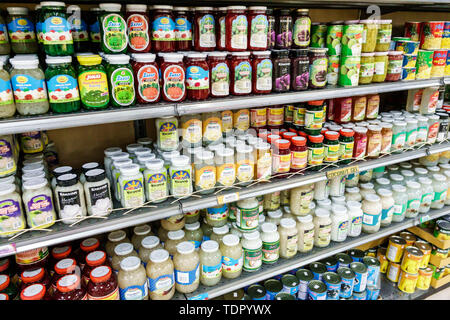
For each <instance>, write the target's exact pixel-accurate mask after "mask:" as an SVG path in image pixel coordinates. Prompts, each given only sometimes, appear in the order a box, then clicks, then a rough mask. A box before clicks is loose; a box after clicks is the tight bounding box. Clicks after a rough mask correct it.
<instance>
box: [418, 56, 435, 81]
mask: <svg viewBox="0 0 450 320" xmlns="http://www.w3.org/2000/svg"><path fill="white" fill-rule="evenodd" d="M432 65H433V51H430V50H419V53H418V54H417V62H416V79H418V80H419V79H429V78H430V77H431V66H432Z"/></svg>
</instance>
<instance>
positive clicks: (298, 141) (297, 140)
mask: <svg viewBox="0 0 450 320" xmlns="http://www.w3.org/2000/svg"><path fill="white" fill-rule="evenodd" d="M290 149H291V172H296V171H299V170H301V169H304V168H306V164H307V160H308V150H307V148H306V138H305V137H298V136H294V137H292V138H291V148H290Z"/></svg>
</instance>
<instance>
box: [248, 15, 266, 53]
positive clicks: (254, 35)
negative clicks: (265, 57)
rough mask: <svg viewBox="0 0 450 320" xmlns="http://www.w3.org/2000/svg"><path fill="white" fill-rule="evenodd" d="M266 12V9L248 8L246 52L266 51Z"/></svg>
mask: <svg viewBox="0 0 450 320" xmlns="http://www.w3.org/2000/svg"><path fill="white" fill-rule="evenodd" d="M266 10H267V7H249V8H248V16H247V21H248V24H249V28H248V45H247V47H248V50H267V31H268V29H269V22H268V21H267V15H266Z"/></svg>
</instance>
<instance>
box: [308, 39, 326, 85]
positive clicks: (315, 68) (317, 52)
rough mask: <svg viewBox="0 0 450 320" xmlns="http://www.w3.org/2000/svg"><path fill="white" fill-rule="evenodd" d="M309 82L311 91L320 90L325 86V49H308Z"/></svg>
mask: <svg viewBox="0 0 450 320" xmlns="http://www.w3.org/2000/svg"><path fill="white" fill-rule="evenodd" d="M308 50H309V81H308V86H309V87H310V88H312V89H322V88H325V86H326V85H327V69H328V58H327V50H328V49H327V48H309V49H308Z"/></svg>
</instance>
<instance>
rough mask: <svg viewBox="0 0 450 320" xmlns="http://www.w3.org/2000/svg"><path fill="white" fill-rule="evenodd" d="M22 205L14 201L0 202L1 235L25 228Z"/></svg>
mask: <svg viewBox="0 0 450 320" xmlns="http://www.w3.org/2000/svg"><path fill="white" fill-rule="evenodd" d="M20 205H21V204H20V203H19V202H17V201H14V200H12V199H7V200H3V201H0V234H3V233H7V232H11V231H17V230H20V229H23V228H24V227H25V223H24V221H23V219H22V212H21V210H20Z"/></svg>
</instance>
